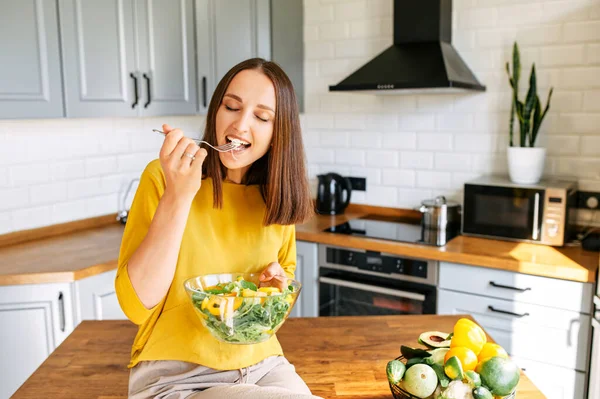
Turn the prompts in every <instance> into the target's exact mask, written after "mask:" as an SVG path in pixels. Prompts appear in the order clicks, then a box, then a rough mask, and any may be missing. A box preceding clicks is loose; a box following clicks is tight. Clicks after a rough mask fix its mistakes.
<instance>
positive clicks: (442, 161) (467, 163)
mask: <svg viewBox="0 0 600 399" xmlns="http://www.w3.org/2000/svg"><path fill="white" fill-rule="evenodd" d="M435 169H436V170H444V171H464V172H466V171H470V170H471V155H469V154H450V153H437V154H435Z"/></svg>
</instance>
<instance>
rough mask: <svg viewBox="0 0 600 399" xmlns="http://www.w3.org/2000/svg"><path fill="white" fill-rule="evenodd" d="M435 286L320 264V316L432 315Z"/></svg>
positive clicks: (434, 304) (434, 302)
mask: <svg viewBox="0 0 600 399" xmlns="http://www.w3.org/2000/svg"><path fill="white" fill-rule="evenodd" d="M435 306H436V288H435V287H433V286H428V285H424V284H417V283H412V282H406V281H399V280H391V279H389V278H387V279H386V278H385V276H381V277H380V276H372V275H362V274H358V273H352V272H346V271H339V270H333V269H328V268H326V267H321V269H320V271H319V316H366V315H399V314H435V310H436V309H435Z"/></svg>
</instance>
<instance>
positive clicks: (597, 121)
mask: <svg viewBox="0 0 600 399" xmlns="http://www.w3.org/2000/svg"><path fill="white" fill-rule="evenodd" d="M599 128H600V114H592V113H585V114H561V115H560V119H559V129H560V131H561V132H563V133H567V134H572V133H587V134H590V133H598V132H599V131H600V130H599Z"/></svg>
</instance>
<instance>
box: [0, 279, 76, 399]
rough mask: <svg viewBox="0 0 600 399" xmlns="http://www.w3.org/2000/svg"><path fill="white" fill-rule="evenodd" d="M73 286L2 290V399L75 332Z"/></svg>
mask: <svg viewBox="0 0 600 399" xmlns="http://www.w3.org/2000/svg"><path fill="white" fill-rule="evenodd" d="M70 286H71V285H70V284H69V283H58V284H31V285H15V286H4V287H0V325H1V326H2V328H0V353H2V356H0V370H2V373H0V398H8V397H10V396H11V395H12V394H13V393H14V392H15V391H16V390H17V389H18V388H19V386H21V384H23V383H24V382H25V380H26V379H27V378H29V376H30V375H31V373H33V372H34V371H35V370H36V369H37V368H38V367H39V365H40V364H42V362H43V361H44V360H45V359H46V357H48V355H50V353H52V352H53V351H54V349H55V348H56V347H57V346H58V345H59V344H60V343H61V342H62V341H63V340H64V339H65V338H66V337H67V336H68V335H69V334H70V333H71V331H73V312H72V311H71V310H72V308H73V305H72V297H71V287H70Z"/></svg>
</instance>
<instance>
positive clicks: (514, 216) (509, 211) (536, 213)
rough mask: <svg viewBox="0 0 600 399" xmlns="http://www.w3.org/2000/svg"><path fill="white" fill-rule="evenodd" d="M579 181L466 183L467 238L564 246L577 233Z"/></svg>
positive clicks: (488, 178) (492, 179)
mask: <svg viewBox="0 0 600 399" xmlns="http://www.w3.org/2000/svg"><path fill="white" fill-rule="evenodd" d="M576 193H577V182H575V181H556V180H555V181H540V182H539V183H538V184H532V185H522V184H514V183H512V182H510V180H509V179H508V178H505V177H497V176H485V177H481V178H479V179H476V180H473V181H470V182H467V183H465V187H464V204H463V215H462V216H463V218H462V233H463V234H464V235H472V236H481V237H490V238H498V239H504V240H511V241H524V242H533V243H538V244H546V245H555V246H562V245H564V244H565V243H566V242H567V241H568V240H569V239H570V238H571V237H572V233H573V229H572V227H573V225H572V222H573V217H572V215H571V214H572V213H573V212H574V210H575V200H576V198H575V196H576Z"/></svg>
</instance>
